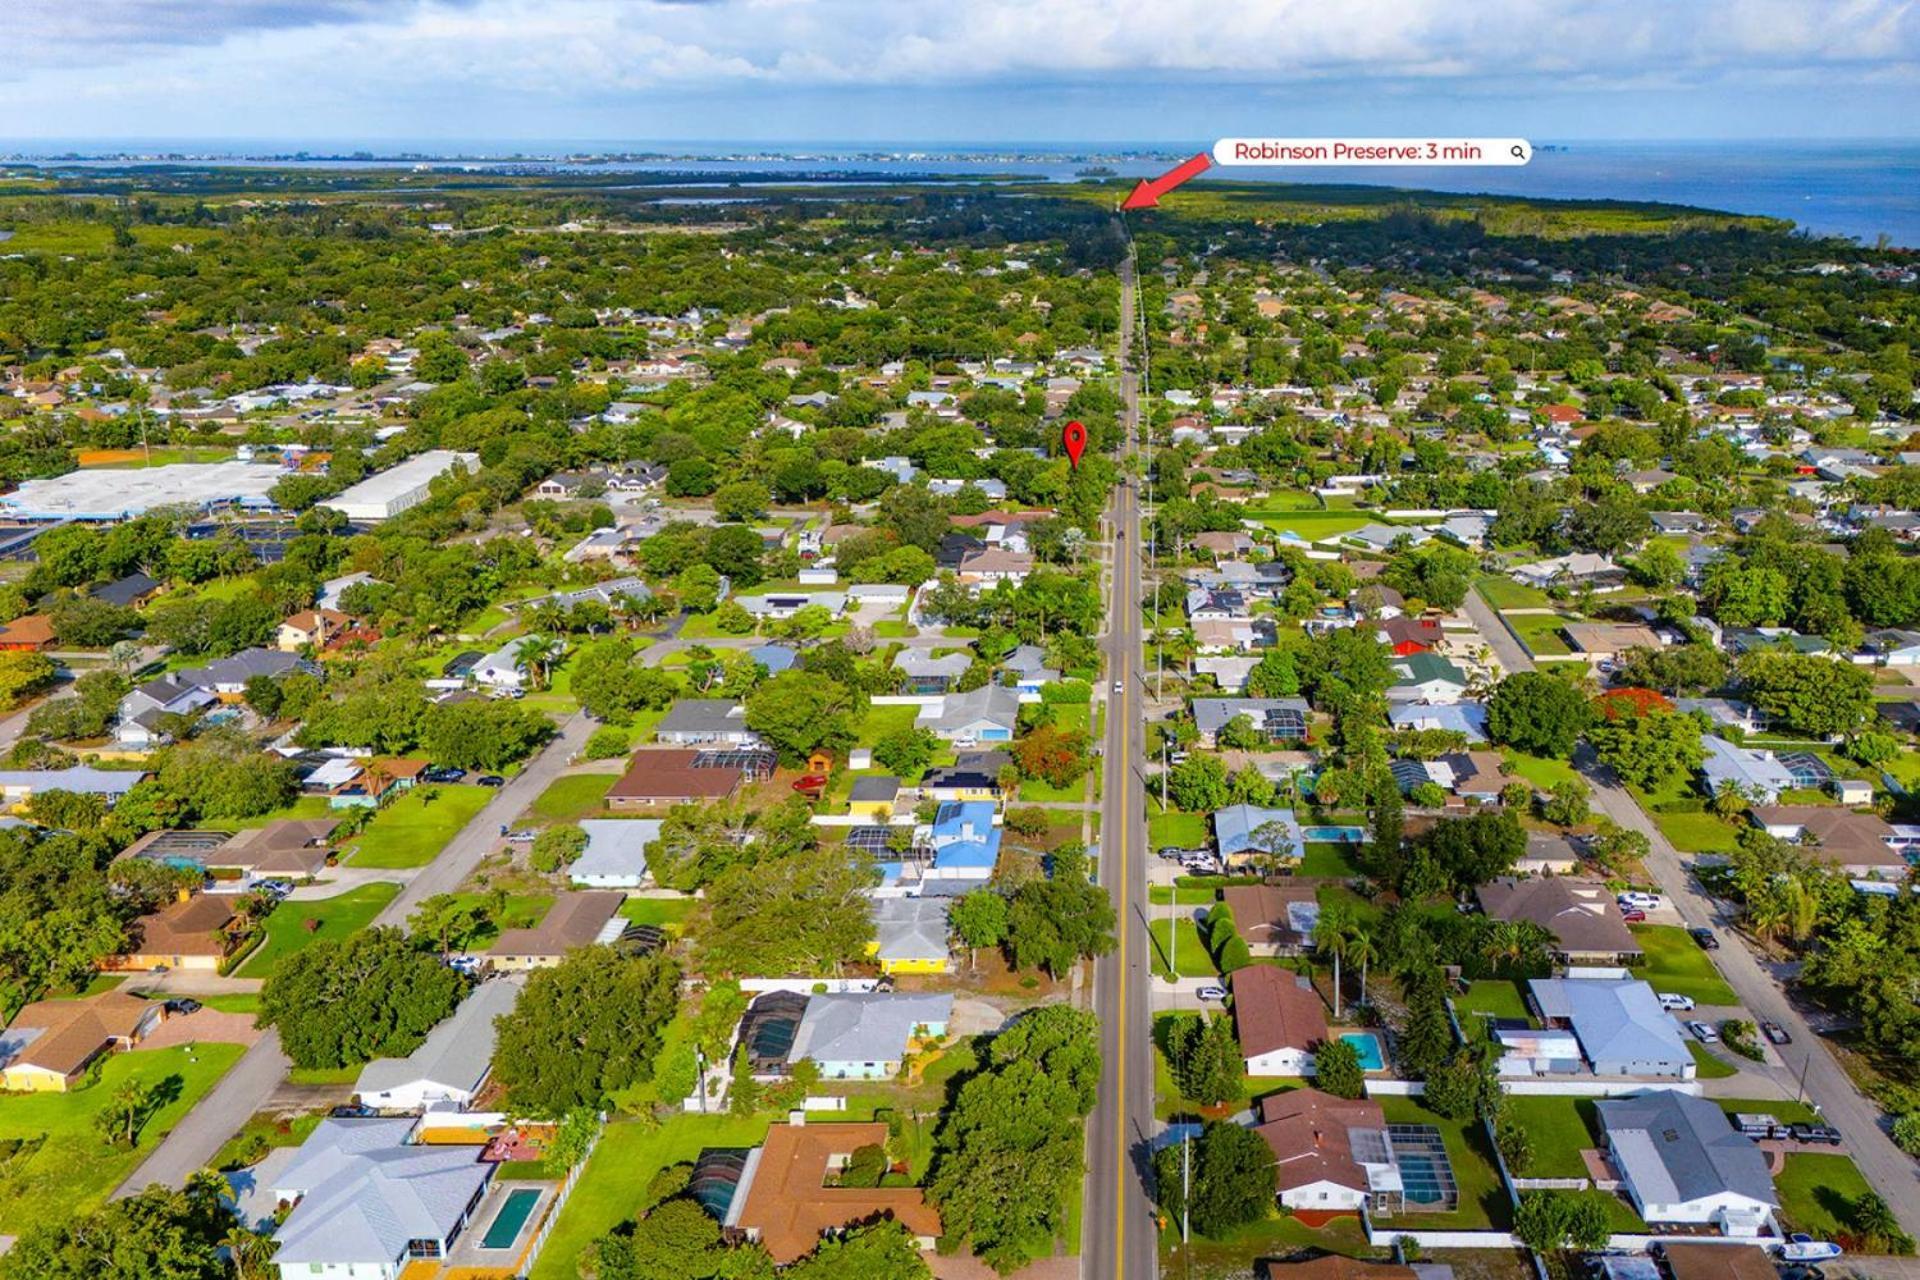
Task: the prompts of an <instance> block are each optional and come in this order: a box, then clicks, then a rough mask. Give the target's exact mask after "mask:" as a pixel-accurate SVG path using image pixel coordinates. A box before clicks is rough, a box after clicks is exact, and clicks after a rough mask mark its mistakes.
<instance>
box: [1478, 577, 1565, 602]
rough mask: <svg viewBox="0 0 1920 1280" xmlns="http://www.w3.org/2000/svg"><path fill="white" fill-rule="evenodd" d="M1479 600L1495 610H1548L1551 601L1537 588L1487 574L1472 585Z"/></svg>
mask: <svg viewBox="0 0 1920 1280" xmlns="http://www.w3.org/2000/svg"><path fill="white" fill-rule="evenodd" d="M1473 585H1474V586H1475V587H1476V588H1478V589H1479V592H1480V598H1481V599H1483V600H1485V601H1486V602H1487V603H1488V604H1490V605H1492V606H1493V607H1494V608H1495V609H1550V608H1552V607H1553V601H1552V599H1551V598H1549V597H1548V595H1547V593H1546V592H1544V591H1541V590H1539V589H1538V588H1537V587H1528V586H1522V585H1521V584H1520V583H1518V582H1515V581H1514V580H1513V579H1512V578H1504V577H1496V576H1495V575H1493V574H1488V575H1487V576H1486V577H1484V578H1480V579H1478V580H1476V581H1475V582H1474V584H1473Z"/></svg>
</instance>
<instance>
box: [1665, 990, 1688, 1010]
mask: <svg viewBox="0 0 1920 1280" xmlns="http://www.w3.org/2000/svg"><path fill="white" fill-rule="evenodd" d="M1660 1007H1661V1008H1662V1009H1665V1010H1667V1011H1668V1012H1669V1013H1692V1012H1693V997H1692V996H1683V995H1681V994H1679V993H1678V992H1675V991H1662V992H1661V993H1660Z"/></svg>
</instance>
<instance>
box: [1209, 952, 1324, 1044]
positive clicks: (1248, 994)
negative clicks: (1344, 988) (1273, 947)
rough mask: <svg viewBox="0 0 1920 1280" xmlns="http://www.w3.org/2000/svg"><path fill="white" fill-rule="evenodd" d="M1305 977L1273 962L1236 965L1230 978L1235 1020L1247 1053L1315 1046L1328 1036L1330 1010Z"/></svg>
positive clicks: (1228, 980) (1241, 1042)
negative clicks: (1278, 966)
mask: <svg viewBox="0 0 1920 1280" xmlns="http://www.w3.org/2000/svg"><path fill="white" fill-rule="evenodd" d="M1302 981H1303V980H1302V979H1301V978H1299V977H1297V976H1296V975H1294V974H1292V973H1289V972H1287V971H1286V970H1284V969H1276V968H1274V967H1273V966H1272V965H1264V964H1256V965H1249V966H1248V967H1246V968H1244V969H1236V970H1235V971H1234V973H1233V976H1232V977H1231V978H1229V979H1227V982H1228V984H1229V985H1230V986H1231V987H1232V989H1233V1023H1234V1026H1235V1028H1237V1029H1238V1031H1239V1032H1240V1052H1241V1053H1242V1054H1243V1055H1245V1056H1246V1057H1249V1058H1251V1057H1253V1056H1255V1055H1256V1054H1262V1053H1271V1052H1272V1051H1273V1050H1275V1049H1311V1048H1312V1047H1313V1046H1314V1045H1316V1044H1318V1043H1319V1042H1320V1041H1322V1040H1325V1039H1326V1038H1327V1014H1326V1010H1325V1008H1324V1007H1322V1005H1321V1003H1320V996H1319V994H1318V993H1317V992H1315V991H1314V989H1313V988H1312V987H1311V986H1302V985H1301V983H1302Z"/></svg>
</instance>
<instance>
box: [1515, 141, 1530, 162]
mask: <svg viewBox="0 0 1920 1280" xmlns="http://www.w3.org/2000/svg"><path fill="white" fill-rule="evenodd" d="M1513 158H1514V159H1515V160H1525V159H1526V158H1527V149H1526V148H1525V147H1523V146H1521V145H1520V144H1519V143H1517V142H1516V143H1514V144H1513Z"/></svg>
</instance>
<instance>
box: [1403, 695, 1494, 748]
mask: <svg viewBox="0 0 1920 1280" xmlns="http://www.w3.org/2000/svg"><path fill="white" fill-rule="evenodd" d="M1387 719H1388V721H1389V722H1391V723H1392V725H1393V727H1394V728H1396V729H1414V730H1424V729H1442V730H1446V731H1448V732H1451V733H1464V734H1466V735H1467V741H1468V742H1485V741H1486V740H1487V704H1486V703H1484V702H1440V703H1425V702H1403V703H1399V704H1397V705H1395V706H1391V707H1388V708H1387Z"/></svg>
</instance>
